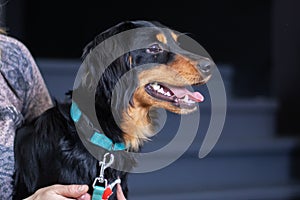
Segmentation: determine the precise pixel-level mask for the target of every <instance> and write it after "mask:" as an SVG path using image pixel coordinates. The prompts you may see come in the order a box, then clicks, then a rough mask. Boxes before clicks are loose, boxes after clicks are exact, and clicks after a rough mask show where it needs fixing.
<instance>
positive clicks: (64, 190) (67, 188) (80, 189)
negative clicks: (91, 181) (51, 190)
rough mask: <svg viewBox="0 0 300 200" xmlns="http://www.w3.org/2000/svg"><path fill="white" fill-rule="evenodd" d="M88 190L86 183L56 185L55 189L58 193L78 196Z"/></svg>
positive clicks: (66, 195)
mask: <svg viewBox="0 0 300 200" xmlns="http://www.w3.org/2000/svg"><path fill="white" fill-rule="evenodd" d="M88 190H89V187H88V186H87V185H57V186H56V188H55V191H56V193H57V194H58V195H61V196H65V197H73V198H78V197H80V196H82V195H83V194H86V193H87V191H88Z"/></svg>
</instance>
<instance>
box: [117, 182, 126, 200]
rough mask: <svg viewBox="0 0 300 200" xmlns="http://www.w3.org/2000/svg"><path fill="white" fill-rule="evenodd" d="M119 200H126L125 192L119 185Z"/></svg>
mask: <svg viewBox="0 0 300 200" xmlns="http://www.w3.org/2000/svg"><path fill="white" fill-rule="evenodd" d="M117 199H118V200H126V198H125V196H124V194H123V190H122V187H121V185H120V184H117Z"/></svg>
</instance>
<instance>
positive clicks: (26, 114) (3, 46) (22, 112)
mask: <svg viewBox="0 0 300 200" xmlns="http://www.w3.org/2000/svg"><path fill="white" fill-rule="evenodd" d="M51 106H52V100H51V97H50V95H49V93H48V90H47V88H46V86H45V83H44V80H43V78H42V76H41V73H40V71H39V69H38V67H37V66H36V63H35V61H34V60H33V58H32V55H31V54H30V52H29V51H28V49H27V48H26V47H25V46H24V44H22V43H21V42H19V41H18V40H16V39H14V38H11V37H9V36H6V35H2V34H0V199H1V200H2V199H3V200H9V199H11V195H12V176H13V171H14V154H13V144H14V136H15V130H16V128H17V127H19V126H20V125H21V124H22V123H23V122H25V121H29V120H31V119H32V118H34V117H35V116H37V115H39V114H41V113H42V112H43V111H45V110H46V109H48V108H50V107H51Z"/></svg>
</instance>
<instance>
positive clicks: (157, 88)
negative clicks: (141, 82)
mask: <svg viewBox="0 0 300 200" xmlns="http://www.w3.org/2000/svg"><path fill="white" fill-rule="evenodd" d="M150 85H151V87H152V88H153V90H154V91H156V92H157V93H160V94H162V95H165V96H167V97H171V96H172V95H171V93H170V92H169V91H167V92H165V90H164V88H163V87H162V86H161V85H159V84H158V83H156V82H155V83H151V84H150Z"/></svg>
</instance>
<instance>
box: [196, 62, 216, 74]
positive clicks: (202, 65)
mask: <svg viewBox="0 0 300 200" xmlns="http://www.w3.org/2000/svg"><path fill="white" fill-rule="evenodd" d="M213 65H214V64H213V63H212V62H211V61H210V60H208V59H202V60H200V61H199V62H198V68H199V69H200V70H201V72H203V73H205V74H207V73H210V72H211V70H212V68H213Z"/></svg>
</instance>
